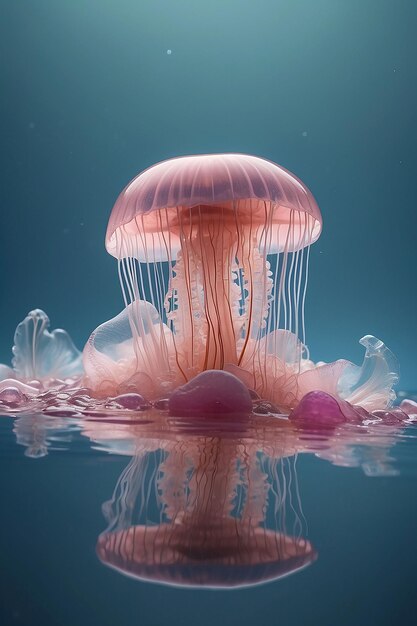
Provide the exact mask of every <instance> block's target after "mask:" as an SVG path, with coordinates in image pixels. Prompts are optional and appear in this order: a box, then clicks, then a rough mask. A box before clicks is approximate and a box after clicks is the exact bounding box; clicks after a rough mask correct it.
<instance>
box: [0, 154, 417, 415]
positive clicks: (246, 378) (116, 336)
mask: <svg viewBox="0 0 417 626" xmlns="http://www.w3.org/2000/svg"><path fill="white" fill-rule="evenodd" d="M321 229H322V218H321V213H320V210H319V208H318V206H317V203H316V201H315V200H314V198H313V196H312V194H311V192H310V191H309V190H308V188H307V187H306V186H305V185H304V184H303V183H302V182H301V181H300V180H299V179H298V178H297V177H296V176H294V175H293V174H291V173H290V172H288V171H287V170H285V169H284V168H282V167H280V166H279V165H277V164H275V163H272V162H271V161H267V160H265V159H262V158H259V157H255V156H250V155H245V154H208V155H197V156H186V157H179V158H175V159H171V160H168V161H164V162H162V163H159V164H157V165H154V166H152V167H150V168H149V169H147V170H145V171H144V172H142V173H141V174H139V175H138V176H137V177H136V178H134V179H133V180H132V181H131V182H130V183H129V184H128V185H127V187H126V188H125V189H124V190H123V191H122V193H121V194H120V196H119V197H118V199H117V201H116V203H115V206H114V208H113V210H112V213H111V215H110V220H109V224H108V228H107V234H106V248H107V250H108V252H109V253H110V254H112V255H113V256H115V257H116V259H117V261H118V272H119V279H120V284H121V288H122V294H123V299H124V308H123V310H122V311H121V312H120V313H119V314H118V315H117V316H116V317H115V318H113V319H111V320H109V321H106V322H104V323H102V324H101V325H99V326H98V327H97V328H96V330H94V331H93V332H92V334H91V335H90V337H89V339H88V341H87V343H86V345H85V347H84V350H83V352H82V356H81V354H80V352H79V351H78V350H77V349H76V348H75V346H74V345H73V343H72V341H71V340H70V338H69V336H68V334H67V333H66V332H65V331H62V330H55V331H53V332H52V333H51V332H49V330H48V326H49V319H48V317H47V316H46V314H45V313H44V312H43V311H42V310H40V309H36V310H34V311H31V312H30V313H29V314H28V316H27V317H26V318H25V320H23V322H21V323H20V324H19V325H18V327H17V330H16V335H15V345H14V347H13V353H14V358H13V360H12V368H10V367H8V366H3V365H2V366H0V408H4V409H5V410H6V411H9V412H12V411H14V410H16V411H24V410H27V409H28V408H29V407H31V408H33V407H34V403H35V405H36V408H37V410H46V409H48V410H50V411H58V412H60V413H61V415H63V414H70V413H71V411H73V408H71V406H68V404H70V405H72V404H75V405H76V406H77V407H79V409H80V411H81V412H82V410H83V408H84V409H85V412H86V413H87V412H90V411H91V409H96V408H97V406H98V407H99V409H100V410H102V409H103V408H108V409H111V408H117V406H118V405H120V404H122V406H125V408H129V407H130V408H131V409H132V410H134V407H136V409H135V410H138V411H142V410H144V408H146V407H147V406H150V404H152V405H154V406H160V404H161V403H162V404H164V403H165V404H166V405H167V406H168V408H169V407H171V409H172V407H174V406H176V407H177V409H175V411H178V407H182V409H181V410H183V411H184V414H188V413H189V412H190V410H192V411H196V412H197V413H198V414H204V413H210V412H211V411H212V410H213V407H214V412H215V413H217V414H219V415H220V414H221V413H222V411H223V409H224V408H225V407H227V406H228V407H229V408H228V409H227V411H226V413H227V412H228V411H230V410H232V409H230V404H231V403H232V404H233V402H235V401H236V406H235V408H236V410H235V413H236V414H238V413H239V412H240V411H241V407H243V409H242V410H243V412H244V413H245V415H247V414H248V411H249V412H250V408H251V405H250V399H253V398H257V399H261V400H262V401H264V402H266V403H267V404H268V405H269V407H271V408H272V412H274V413H279V414H281V415H286V416H291V418H292V419H293V420H294V421H297V422H298V423H302V422H305V421H306V420H305V419H304V417H303V414H302V412H303V411H304V413H305V415H307V414H308V419H307V421H308V422H311V420H312V419H313V418H312V416H318V415H319V413H321V414H323V415H326V411H327V410H328V409H329V407H333V409H334V403H333V404H332V402H333V400H336V402H337V407H338V408H337V410H336V409H335V410H333V409H331V410H330V413H331V417H330V413H329V414H328V415H327V417H328V418H329V419H330V421H335V420H336V421H339V422H340V421H341V420H342V421H355V420H357V419H358V418H359V419H360V420H362V421H363V419H366V416H367V415H368V414H369V413H372V412H374V411H379V412H380V415H382V414H384V413H385V414H386V419H388V420H389V419H397V418H396V417H395V416H394V418H392V416H390V414H391V413H392V411H393V403H394V401H395V397H396V396H395V392H394V391H393V386H394V385H395V384H396V383H397V381H398V363H397V361H396V359H395V357H394V356H393V354H392V353H391V352H390V350H389V349H388V348H387V347H386V346H385V345H384V343H383V342H382V341H381V340H379V339H377V338H376V337H373V336H372V335H366V336H364V337H363V338H362V339H361V340H360V343H361V344H362V345H363V347H364V348H365V357H364V361H363V364H362V365H361V366H357V365H355V364H353V363H351V362H350V361H347V360H346V359H339V360H337V361H335V362H333V363H323V362H314V361H313V360H311V358H310V354H309V350H308V348H307V345H306V324H305V313H304V311H305V301H306V292H307V282H308V274H309V250H310V246H311V245H312V244H313V243H314V242H315V241H316V240H317V239H318V237H319V236H320V233H321ZM210 372H212V373H213V372H216V375H212V374H210ZM207 373H208V374H209V375H207V376H206V374H207ZM1 379H3V380H1ZM238 382H240V383H241V384H242V385H244V387H245V389H246V391H244V392H242V390H240V391H239V392H238V393H237V395H236V394H235V392H234V391H233V390H237V389H238V386H237V383H238ZM80 390H83V391H82V392H81V391H80ZM225 390H226V392H230V398H229V401H227V400H225ZM315 392H320V393H315ZM74 394H75V396H76V399H75V400H74V399H73V397H72V396H73V395H74ZM132 394H134V395H133V396H132ZM245 394H246V395H245ZM80 395H81V396H82V397H81V398H80V397H79V396H80ZM63 396H65V398H64V400H63V401H62V399H63ZM304 397H307V400H306V401H305V402H302V400H303V398H304ZM329 398H330V399H329ZM61 401H62V402H61ZM187 403H191V404H192V406H193V407H194V408H192V409H190V406H191V405H190V406H188V405H187ZM62 404H63V406H62ZM265 406H266V405H265V404H264V407H265ZM195 407H198V408H195ZM297 407H298V409H297ZM352 407H353V409H352ZM220 409H221V410H220ZM403 409H404V411H405V412H406V413H407V414H408V415H414V413H415V407H414V406H413V405H410V404H409V403H408V404H407V403H405V404H404V403H403ZM381 412H382V413H381ZM327 417H324V418H323V419H324V420H326V419H327ZM397 417H398V416H397ZM314 419H316V418H314ZM314 419H313V421H314ZM320 420H321V418H317V419H316V421H318V422H320Z"/></svg>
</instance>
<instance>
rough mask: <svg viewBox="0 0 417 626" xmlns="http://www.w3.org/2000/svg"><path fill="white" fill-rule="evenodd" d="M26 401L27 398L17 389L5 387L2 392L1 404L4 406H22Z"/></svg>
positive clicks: (0, 396)
mask: <svg viewBox="0 0 417 626" xmlns="http://www.w3.org/2000/svg"><path fill="white" fill-rule="evenodd" d="M24 400H26V398H25V396H24V395H23V393H22V392H21V391H20V390H19V389H18V388H17V387H5V388H4V389H2V390H1V391H0V402H3V404H9V405H10V404H20V403H21V402H23V401H24Z"/></svg>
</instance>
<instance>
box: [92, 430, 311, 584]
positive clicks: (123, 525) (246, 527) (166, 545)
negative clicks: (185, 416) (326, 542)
mask: <svg viewBox="0 0 417 626" xmlns="http://www.w3.org/2000/svg"><path fill="white" fill-rule="evenodd" d="M264 443H265V442H263V441H262V439H260V440H252V441H251V440H244V439H240V438H238V437H237V436H236V435H234V436H230V435H226V436H224V435H222V436H213V435H210V436H208V435H201V434H200V435H198V436H195V435H190V434H187V435H180V434H178V433H177V435H176V436H173V437H172V436H170V435H169V434H167V436H166V437H164V436H163V435H161V436H160V438H159V439H148V440H142V441H141V442H140V443H139V444H138V449H137V451H136V453H135V455H134V456H133V458H132V459H131V461H130V463H129V464H128V466H127V467H126V469H125V470H124V472H123V473H122V475H121V476H120V478H119V480H118V483H117V486H116V488H115V491H114V494H113V498H112V500H111V501H110V502H108V503H106V505H105V506H104V507H103V508H104V512H105V515H106V518H107V520H108V523H109V526H108V528H107V530H106V531H105V532H104V533H103V534H102V535H101V536H100V538H99V540H98V544H97V554H98V556H99V558H100V559H101V560H102V562H103V563H105V564H106V565H109V566H110V567H113V568H115V569H117V570H118V571H120V572H122V573H123V574H126V575H128V576H132V577H134V578H138V579H141V580H147V581H153V582H159V583H163V584H170V585H186V586H198V587H241V586H248V585H255V584H260V583H263V582H267V581H271V580H276V579H278V578H281V577H282V576H285V575H287V574H290V573H292V572H295V571H297V570H299V569H301V568H303V567H305V566H307V565H308V564H309V563H311V562H312V561H313V560H314V559H315V557H316V553H315V550H314V548H313V546H312V545H311V543H310V542H309V541H307V539H305V538H304V537H303V531H305V528H304V527H305V522H304V518H303V513H302V508H301V502H300V497H299V492H298V484H297V474H296V465H295V457H285V456H283V454H284V450H283V449H282V447H281V446H277V448H276V449H270V450H267V449H263V448H264V446H263V444H264ZM280 447H281V449H278V448H280Z"/></svg>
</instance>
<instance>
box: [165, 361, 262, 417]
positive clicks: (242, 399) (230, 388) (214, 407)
mask: <svg viewBox="0 0 417 626" xmlns="http://www.w3.org/2000/svg"><path fill="white" fill-rule="evenodd" d="M168 406H169V414H170V415H172V416H173V417H206V416H207V417H222V416H230V415H234V416H240V417H243V416H248V415H249V414H250V413H251V412H252V399H251V396H250V393H249V390H248V389H247V387H246V386H245V385H244V384H243V383H242V382H241V381H240V380H239V379H238V378H236V376H234V375H233V374H230V373H229V372H224V371H223V370H207V371H205V372H202V373H201V374H199V375H198V376H196V377H195V378H193V379H192V380H190V382H188V383H187V384H186V385H183V386H182V387H178V389H176V390H175V391H174V393H173V394H172V396H171V397H170V399H169V405H168Z"/></svg>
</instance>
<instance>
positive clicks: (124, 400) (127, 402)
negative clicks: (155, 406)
mask: <svg viewBox="0 0 417 626" xmlns="http://www.w3.org/2000/svg"><path fill="white" fill-rule="evenodd" d="M113 402H115V403H116V404H118V405H119V406H121V407H123V408H124V409H129V410H131V411H144V410H145V409H147V408H149V403H148V402H147V401H146V400H145V398H144V397H143V396H141V395H140V393H123V394H121V395H120V396H116V397H115V398H113Z"/></svg>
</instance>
